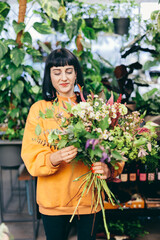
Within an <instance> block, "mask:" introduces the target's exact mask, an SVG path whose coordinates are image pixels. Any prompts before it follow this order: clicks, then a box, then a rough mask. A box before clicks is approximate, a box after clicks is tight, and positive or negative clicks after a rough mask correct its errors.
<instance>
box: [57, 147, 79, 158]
mask: <svg viewBox="0 0 160 240" xmlns="http://www.w3.org/2000/svg"><path fill="white" fill-rule="evenodd" d="M77 152H78V149H77V148H74V149H72V150H69V151H62V152H61V154H62V158H63V157H66V156H69V155H71V154H73V153H77Z"/></svg>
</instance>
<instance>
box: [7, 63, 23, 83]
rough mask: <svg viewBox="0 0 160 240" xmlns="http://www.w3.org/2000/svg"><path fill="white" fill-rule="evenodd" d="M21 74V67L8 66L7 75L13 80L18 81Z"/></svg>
mask: <svg viewBox="0 0 160 240" xmlns="http://www.w3.org/2000/svg"><path fill="white" fill-rule="evenodd" d="M22 73H23V67H22V66H19V67H16V66H15V65H13V64H10V65H9V68H8V74H9V75H10V76H11V78H12V79H13V80H16V79H18V78H19V77H20V76H21V75H22Z"/></svg>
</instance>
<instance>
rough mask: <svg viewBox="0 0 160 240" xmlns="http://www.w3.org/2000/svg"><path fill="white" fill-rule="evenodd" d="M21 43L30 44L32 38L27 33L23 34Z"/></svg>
mask: <svg viewBox="0 0 160 240" xmlns="http://www.w3.org/2000/svg"><path fill="white" fill-rule="evenodd" d="M21 41H22V43H28V44H32V37H31V35H30V33H29V32H25V33H24V34H23V35H22V38H21Z"/></svg>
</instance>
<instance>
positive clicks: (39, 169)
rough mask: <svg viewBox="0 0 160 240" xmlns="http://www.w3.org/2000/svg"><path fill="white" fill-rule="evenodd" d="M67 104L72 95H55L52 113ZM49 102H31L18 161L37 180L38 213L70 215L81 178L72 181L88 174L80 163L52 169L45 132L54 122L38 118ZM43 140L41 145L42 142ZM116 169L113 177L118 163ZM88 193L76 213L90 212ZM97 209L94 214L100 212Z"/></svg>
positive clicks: (48, 106) (46, 133)
mask: <svg viewBox="0 0 160 240" xmlns="http://www.w3.org/2000/svg"><path fill="white" fill-rule="evenodd" d="M65 101H71V102H74V103H76V96H73V97H71V98H70V100H69V99H68V98H65V97H62V96H59V95H58V102H59V105H58V106H55V112H56V113H58V114H59V113H63V114H64V116H67V113H66V112H65V111H64V110H62V107H63V104H62V102H65ZM51 107H52V102H47V101H45V100H41V101H38V102H36V103H34V104H33V105H32V107H31V109H30V112H29V114H28V118H27V122H26V126H25V131H24V136H23V142H22V152H21V155H22V159H23V161H24V163H25V165H26V167H27V170H28V171H29V173H30V174H31V175H32V176H36V177H37V178H38V181H37V203H38V205H39V211H40V212H41V213H42V214H45V215H72V214H73V212H74V210H75V207H76V206H77V202H78V197H79V193H80V192H81V191H82V188H80V185H81V183H82V182H81V179H80V180H79V181H76V182H73V180H74V179H75V178H77V177H79V176H81V175H82V174H84V173H86V172H88V171H89V169H88V167H87V166H86V165H84V164H83V162H81V161H78V162H76V163H74V161H73V162H71V163H69V164H67V163H65V162H62V163H61V164H59V165H58V166H56V167H55V166H53V165H52V164H51V162H50V159H49V157H50V154H51V153H52V152H53V151H55V150H54V149H51V148H50V147H49V146H47V144H45V142H46V143H47V136H48V132H49V130H51V129H59V126H58V123H57V122H56V121H55V120H54V119H42V118H39V111H40V110H41V111H42V112H43V113H45V110H46V108H51ZM37 124H39V125H40V126H41V129H42V132H41V135H40V136H39V138H40V141H38V140H36V139H37V135H36V134H35V128H36V126H37ZM42 140H43V142H42ZM118 165H119V169H118V171H116V172H115V174H114V176H116V175H118V174H120V173H121V171H122V169H123V164H120V163H119V164H118ZM91 202H92V196H91V190H90V191H89V192H88V193H87V194H86V195H84V196H83V198H82V200H81V203H80V205H79V207H78V212H77V213H76V214H90V213H91V211H92V213H93V210H92V209H91ZM100 209H101V208H100V206H98V208H97V212H98V211H100Z"/></svg>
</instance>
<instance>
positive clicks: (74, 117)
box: [36, 93, 158, 239]
mask: <svg viewBox="0 0 160 240" xmlns="http://www.w3.org/2000/svg"><path fill="white" fill-rule="evenodd" d="M81 99H82V102H80V103H78V104H75V105H74V106H71V103H68V102H64V104H63V110H65V111H67V113H68V114H69V118H65V117H63V115H62V114H58V115H57V114H54V106H53V108H52V109H47V110H46V112H45V113H42V112H40V117H43V118H50V117H52V118H56V121H57V119H58V121H59V123H60V126H59V129H54V130H51V131H50V133H49V135H48V143H49V144H50V146H54V147H55V148H57V149H61V148H63V147H67V146H70V145H74V146H75V147H77V148H78V154H77V156H76V159H74V161H75V160H79V161H83V162H84V164H86V165H87V166H88V168H89V169H91V166H92V164H93V163H94V162H97V161H98V162H99V161H101V162H105V163H106V164H109V165H110V166H112V168H113V169H117V168H118V166H117V162H119V161H131V160H132V161H133V160H135V161H138V159H140V160H142V161H143V162H145V161H146V160H147V156H148V155H152V154H157V153H158V146H157V143H156V140H155V139H156V133H155V127H154V126H152V125H151V124H149V123H147V124H146V125H144V126H143V127H142V124H143V118H142V116H140V115H139V113H138V112H133V113H132V114H131V115H127V112H128V110H127V107H126V106H125V104H121V95H120V96H119V98H118V100H117V101H116V102H114V99H113V94H112V95H111V98H110V99H109V100H108V101H107V102H105V101H104V100H103V99H101V98H99V97H98V95H93V94H92V93H91V94H90V95H88V97H87V100H85V99H84V97H83V95H82V93H81ZM53 104H57V103H55V102H54V103H53ZM51 111H52V114H50V112H51ZM36 132H37V135H38V132H39V126H38V128H37V129H36ZM97 175H99V174H93V173H92V171H91V170H89V171H88V172H87V173H86V174H84V175H83V176H79V177H78V178H77V179H75V180H74V181H78V180H79V179H80V178H81V179H82V180H83V181H82V182H83V184H84V188H83V191H82V193H81V195H80V197H79V201H78V204H77V207H76V208H75V211H74V213H73V215H72V218H71V220H70V221H72V219H73V217H74V215H75V212H76V210H77V208H78V206H79V203H80V201H81V199H82V197H83V196H84V194H87V192H88V191H89V189H90V188H91V186H94V189H96V191H92V192H93V196H92V198H93V201H92V202H93V204H94V208H95V210H96V208H97V206H98V204H100V205H101V208H102V214H103V220H104V227H105V230H106V234H107V238H108V239H109V238H110V234H109V231H108V228H107V224H106V218H105V210H104V207H103V197H102V192H105V193H106V194H107V196H108V200H109V201H110V202H111V203H112V204H113V205H114V204H115V202H116V203H117V201H116V198H115V197H114V194H113V193H112V192H111V191H110V189H109V187H108V185H107V181H106V180H104V179H100V178H98V177H97ZM92 207H93V206H92Z"/></svg>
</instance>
